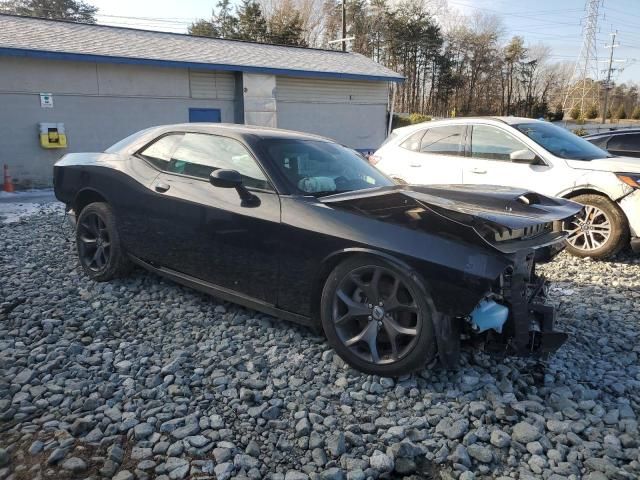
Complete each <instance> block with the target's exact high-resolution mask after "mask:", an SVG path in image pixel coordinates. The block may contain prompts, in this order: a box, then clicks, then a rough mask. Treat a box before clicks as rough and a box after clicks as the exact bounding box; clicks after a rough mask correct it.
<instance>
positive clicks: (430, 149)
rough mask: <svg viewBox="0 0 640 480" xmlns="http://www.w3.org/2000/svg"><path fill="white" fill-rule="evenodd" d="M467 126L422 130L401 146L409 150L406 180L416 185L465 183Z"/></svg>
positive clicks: (405, 154)
mask: <svg viewBox="0 0 640 480" xmlns="http://www.w3.org/2000/svg"><path fill="white" fill-rule="evenodd" d="M464 136H465V126H464V125H443V126H438V127H432V128H427V129H424V130H420V131H418V132H416V133H414V134H412V135H411V136H410V137H408V138H407V139H406V140H405V141H403V142H402V143H401V144H400V147H401V148H403V149H404V150H405V152H404V155H403V156H404V157H405V164H406V168H405V169H404V177H405V178H404V179H405V180H406V181H407V182H409V183H412V184H419V185H420V184H422V185H424V184H459V183H462V166H463V163H464Z"/></svg>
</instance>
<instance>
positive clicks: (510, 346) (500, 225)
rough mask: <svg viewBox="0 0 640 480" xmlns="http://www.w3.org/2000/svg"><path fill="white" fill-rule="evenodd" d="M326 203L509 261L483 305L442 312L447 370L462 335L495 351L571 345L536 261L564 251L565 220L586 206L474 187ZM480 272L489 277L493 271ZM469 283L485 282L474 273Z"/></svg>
mask: <svg viewBox="0 0 640 480" xmlns="http://www.w3.org/2000/svg"><path fill="white" fill-rule="evenodd" d="M323 202H326V203H330V204H332V205H333V206H340V207H343V208H347V209H349V210H352V211H356V212H358V213H360V214H364V215H366V216H368V217H374V218H376V219H378V220H381V221H385V222H388V223H394V224H402V225H405V226H407V227H409V228H411V229H415V230H420V231H423V232H426V233H430V234H435V235H438V236H440V237H442V238H446V239H451V240H455V241H459V242H463V243H464V244H466V245H476V246H477V247H478V249H477V250H475V253H474V254H473V258H471V257H470V258H468V259H467V264H474V263H475V264H478V260H477V258H478V257H482V256H484V257H485V258H490V257H491V258H495V256H496V255H498V256H499V257H500V258H501V262H503V265H506V268H505V269H504V271H502V272H500V271H496V272H495V273H494V274H493V275H495V276H489V277H488V278H487V281H486V287H485V288H486V290H485V293H484V294H481V295H479V296H480V298H479V299H478V300H479V301H478V303H477V304H476V305H475V308H473V307H471V308H469V311H463V312H459V313H457V314H456V313H445V312H441V313H440V314H439V315H438V316H437V318H436V319H435V320H434V324H435V330H436V332H435V333H436V339H437V341H438V351H439V356H440V360H441V363H442V364H443V365H444V366H445V367H448V368H449V367H451V368H453V367H455V366H456V365H457V363H458V356H459V348H460V339H461V338H468V339H471V340H474V341H477V342H478V343H480V342H481V343H482V344H483V345H484V348H485V350H487V351H491V352H499V353H502V354H506V355H521V356H522V355H535V356H541V357H545V356H546V355H548V354H549V353H552V352H554V351H556V350H557V349H558V348H560V346H561V345H562V344H563V343H564V342H565V341H566V339H567V334H566V333H563V332H557V331H555V329H554V328H555V319H556V313H555V308H554V307H553V305H551V304H550V303H549V300H548V298H547V292H548V285H547V282H546V280H545V279H544V277H542V276H540V275H538V274H537V273H536V263H537V262H539V261H541V260H548V259H550V258H553V256H555V255H556V254H557V253H559V252H560V251H562V249H563V248H564V239H565V237H566V233H565V232H564V231H563V229H562V225H563V222H565V221H567V220H569V219H571V218H573V216H575V215H577V214H578V213H579V212H580V211H581V209H582V206H581V205H579V204H577V203H575V202H571V201H569V200H565V199H560V198H553V197H546V196H543V195H540V194H537V193H534V192H529V191H526V190H517V189H512V188H506V187H493V186H466V185H463V186H458V185H455V186H401V187H396V188H393V189H388V190H384V191H378V192H375V191H371V192H369V193H366V192H362V193H360V192H353V193H351V194H347V195H335V196H333V197H329V198H326V199H323ZM482 252H485V253H484V255H483V254H482ZM436 260H438V259H436ZM443 260H444V259H443ZM483 263H484V262H483V261H480V264H483ZM475 274H478V272H475ZM480 274H484V275H489V273H488V270H486V269H485V270H483V271H482V272H480ZM465 278H466V279H467V281H476V280H477V276H475V277H474V279H473V280H472V279H471V277H470V276H469V273H468V272H467V271H466V270H465V274H464V276H463V281H464V279H465ZM476 285H477V284H476ZM472 304H473V301H472Z"/></svg>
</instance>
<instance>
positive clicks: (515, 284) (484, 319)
mask: <svg viewBox="0 0 640 480" xmlns="http://www.w3.org/2000/svg"><path fill="white" fill-rule="evenodd" d="M534 256H535V254H534V252H529V253H526V252H518V254H517V255H516V256H515V258H514V259H513V260H514V261H513V265H512V266H510V267H508V268H507V270H506V271H505V272H504V273H503V274H502V275H500V278H498V279H497V281H496V283H495V286H494V288H493V289H492V291H491V292H489V293H488V294H487V295H486V296H485V297H484V298H483V299H482V300H481V301H480V303H479V304H478V306H477V307H476V308H475V309H474V310H473V311H472V312H471V313H470V314H469V315H467V316H465V317H463V318H462V320H464V322H463V323H464V325H463V333H466V334H467V335H468V336H469V337H470V338H475V339H481V340H483V344H484V348H485V350H487V351H490V352H494V353H503V354H506V355H519V356H526V355H536V356H540V357H543V358H544V357H546V356H547V355H548V354H549V353H553V352H555V351H556V350H557V349H558V348H560V346H562V344H563V343H564V342H565V341H566V340H567V334H566V333H564V332H558V331H556V330H555V321H556V311H555V307H554V306H553V305H551V304H550V303H549V300H548V298H547V292H548V282H547V280H545V278H544V277H543V276H541V275H538V274H537V273H536V272H535V265H536V262H535V258H534Z"/></svg>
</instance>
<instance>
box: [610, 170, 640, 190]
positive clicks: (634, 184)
mask: <svg viewBox="0 0 640 480" xmlns="http://www.w3.org/2000/svg"><path fill="white" fill-rule="evenodd" d="M616 177H618V180H620V181H621V182H623V183H625V184H627V185H629V186H630V187H631V188H640V173H616Z"/></svg>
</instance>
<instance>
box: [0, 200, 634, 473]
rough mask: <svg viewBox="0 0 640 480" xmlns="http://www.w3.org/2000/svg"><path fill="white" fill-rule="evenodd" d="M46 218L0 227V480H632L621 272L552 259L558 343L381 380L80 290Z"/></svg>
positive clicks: (253, 323)
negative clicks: (547, 353) (562, 336)
mask: <svg viewBox="0 0 640 480" xmlns="http://www.w3.org/2000/svg"><path fill="white" fill-rule="evenodd" d="M61 222H62V215H61V214H60V210H58V211H57V213H51V211H50V209H49V210H47V211H46V212H43V213H41V214H39V215H36V216H33V217H31V218H29V219H26V220H24V219H23V220H22V221H21V222H20V223H14V224H9V225H0V312H1V313H0V478H16V479H22V478H100V477H107V478H111V477H115V478H117V479H119V480H130V479H134V478H137V479H146V478H159V479H163V480H165V479H180V478H194V479H196V478H218V479H229V478H238V479H240V478H242V479H245V478H249V479H260V478H272V479H281V480H282V479H292V480H293V479H318V478H319V479H327V480H328V479H352V480H357V479H367V478H371V479H376V478H405V477H406V478H415V479H418V478H430V477H433V478H439V477H440V478H445V479H447V478H458V479H461V480H470V479H473V478H483V477H486V478H495V477H501V476H504V477H507V478H520V479H528V478H540V477H542V478H545V479H552V480H558V479H562V478H570V479H578V478H588V479H592V480H597V479H602V478H613V479H627V478H628V479H632V478H638V476H639V475H640V462H639V460H640V459H639V451H638V441H639V438H638V423H637V418H636V415H637V413H638V406H639V405H640V362H639V361H638V353H639V352H640V341H639V340H640V339H639V338H638V337H639V335H640V325H639V320H638V315H639V313H638V312H640V262H639V261H638V259H637V257H631V256H622V257H620V258H619V259H617V260H616V261H611V262H594V261H589V260H579V259H576V258H573V257H570V256H568V255H564V254H563V255H562V256H561V257H560V258H559V259H558V260H557V261H556V262H554V263H553V264H550V265H547V266H544V267H543V268H542V270H544V272H545V273H546V274H547V275H548V276H549V277H550V278H551V279H552V280H553V281H555V283H554V287H553V289H552V294H553V295H554V297H555V298H556V300H557V302H558V304H559V322H560V325H561V327H563V328H565V329H566V330H567V331H568V332H569V334H570V341H569V343H568V344H567V345H565V346H564V347H563V348H562V349H561V350H560V351H559V352H558V353H557V354H556V355H555V356H554V357H552V358H551V359H550V360H549V361H548V362H547V363H546V364H540V363H538V362H535V361H531V360H525V359H506V360H499V359H497V358H493V357H489V356H487V355H485V354H483V353H481V352H478V351H476V350H465V351H464V353H463V361H462V365H461V368H460V369H459V370H458V371H456V372H450V371H449V372H447V371H424V372H420V373H419V374H416V375H412V376H408V377H405V378H400V379H396V380H392V379H386V378H385V379H382V378H378V377H375V376H367V375H363V374H360V373H358V372H355V371H353V370H351V369H349V368H348V367H345V365H344V364H343V362H342V361H341V360H340V359H339V358H338V357H337V356H336V355H334V354H333V352H332V351H331V350H330V349H329V347H328V346H327V344H326V343H325V341H324V340H323V339H322V338H319V337H317V336H314V335H313V334H312V332H310V331H308V330H306V329H304V328H299V327H297V326H295V325H293V324H290V323H286V322H282V321H280V320H277V319H274V318H272V317H269V316H266V315H263V314H259V313H256V312H253V311H250V310H246V309H243V308H240V307H237V306H235V305H232V304H228V303H221V302H219V301H216V299H213V298H211V297H207V296H204V295H201V294H199V293H196V292H193V291H191V290H189V289H186V288H183V287H180V286H178V285H175V284H172V283H170V282H166V281H163V280H161V279H159V278H158V277H156V276H154V275H152V274H148V273H145V272H142V271H135V272H134V273H133V274H132V275H131V277H130V278H127V279H124V280H119V281H114V282H112V283H108V284H98V283H93V282H90V281H87V279H86V277H85V276H84V275H83V274H82V273H81V271H80V269H79V268H78V267H77V262H76V258H75V255H74V251H73V244H72V243H71V242H69V241H68V240H67V239H66V238H65V237H64V236H63V232H65V231H66V232H67V233H69V231H68V230H65V229H64V228H63V227H61Z"/></svg>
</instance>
